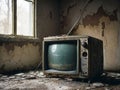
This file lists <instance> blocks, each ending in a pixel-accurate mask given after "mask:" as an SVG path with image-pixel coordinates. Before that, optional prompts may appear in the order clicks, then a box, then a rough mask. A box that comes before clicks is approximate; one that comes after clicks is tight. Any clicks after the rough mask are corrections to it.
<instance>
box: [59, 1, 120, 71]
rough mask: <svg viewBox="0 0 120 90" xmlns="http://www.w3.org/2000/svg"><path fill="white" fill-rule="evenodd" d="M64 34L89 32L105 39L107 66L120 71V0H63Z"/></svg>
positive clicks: (84, 33)
mask: <svg viewBox="0 0 120 90" xmlns="http://www.w3.org/2000/svg"><path fill="white" fill-rule="evenodd" d="M60 17H61V18H60V25H61V30H60V31H61V34H67V33H68V32H69V30H70V29H71V28H72V26H73V25H74V23H75V22H76V21H77V20H78V18H79V23H77V24H78V25H76V26H75V28H74V29H73V30H72V32H71V33H70V34H71V35H89V36H92V37H95V38H98V39H101V40H103V44H104V69H105V70H107V71H118V72H120V0H62V1H61V10H60Z"/></svg>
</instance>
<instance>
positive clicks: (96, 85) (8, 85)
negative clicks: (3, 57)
mask: <svg viewBox="0 0 120 90" xmlns="http://www.w3.org/2000/svg"><path fill="white" fill-rule="evenodd" d="M0 90H120V73H109V74H108V75H107V77H102V78H101V79H99V80H95V81H93V82H91V83H88V81H87V80H83V79H70V78H55V77H54V78H47V77H45V76H44V75H43V73H42V72H41V71H30V72H25V73H17V74H13V75H3V74H0Z"/></svg>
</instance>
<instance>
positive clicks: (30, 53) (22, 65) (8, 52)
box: [0, 38, 41, 73]
mask: <svg viewBox="0 0 120 90" xmlns="http://www.w3.org/2000/svg"><path fill="white" fill-rule="evenodd" d="M40 57H41V56H40V44H39V42H38V41H37V42H36V41H35V40H21V39H20V40H19V39H15V38H14V40H13V39H11V38H10V39H9V40H6V38H4V39H1V38H0V73H5V72H13V71H22V70H30V69H35V68H36V67H37V65H38V64H39V63H40Z"/></svg>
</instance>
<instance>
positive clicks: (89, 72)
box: [42, 36, 103, 78]
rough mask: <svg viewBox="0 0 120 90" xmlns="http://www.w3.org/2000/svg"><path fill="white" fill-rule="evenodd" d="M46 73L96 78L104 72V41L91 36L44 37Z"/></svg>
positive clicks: (43, 65) (43, 56)
mask: <svg viewBox="0 0 120 90" xmlns="http://www.w3.org/2000/svg"><path fill="white" fill-rule="evenodd" d="M42 69H43V72H44V74H45V75H49V76H50V75H51V76H55V75H56V76H64V77H65V76H67V77H68V76H69V77H72V78H96V77H99V76H101V74H102V73H103V42H102V41H101V40H99V39H96V38H93V37H90V36H52V37H44V39H43V50H42Z"/></svg>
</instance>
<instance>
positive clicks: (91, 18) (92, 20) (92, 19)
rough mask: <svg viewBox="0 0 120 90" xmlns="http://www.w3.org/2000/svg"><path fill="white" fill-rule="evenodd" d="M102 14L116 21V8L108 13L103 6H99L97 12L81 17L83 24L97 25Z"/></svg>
mask: <svg viewBox="0 0 120 90" xmlns="http://www.w3.org/2000/svg"><path fill="white" fill-rule="evenodd" d="M102 16H105V17H109V18H110V21H117V20H118V18H117V9H116V10H114V11H113V13H112V14H110V15H109V14H108V13H107V12H106V11H105V10H104V9H103V7H102V6H101V7H99V8H98V11H97V13H95V14H93V15H87V16H85V18H83V20H82V21H83V25H84V27H86V26H87V25H91V26H98V25H99V20H100V18H101V17H102Z"/></svg>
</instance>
